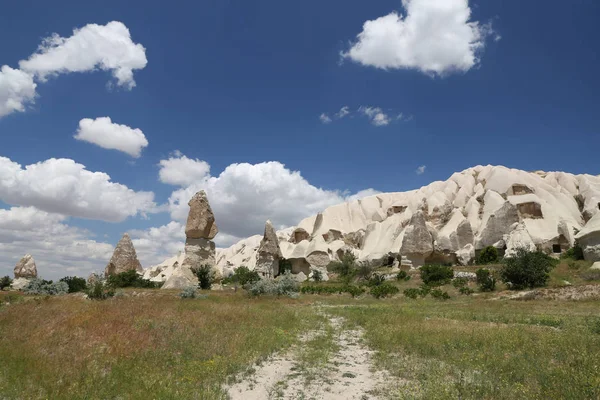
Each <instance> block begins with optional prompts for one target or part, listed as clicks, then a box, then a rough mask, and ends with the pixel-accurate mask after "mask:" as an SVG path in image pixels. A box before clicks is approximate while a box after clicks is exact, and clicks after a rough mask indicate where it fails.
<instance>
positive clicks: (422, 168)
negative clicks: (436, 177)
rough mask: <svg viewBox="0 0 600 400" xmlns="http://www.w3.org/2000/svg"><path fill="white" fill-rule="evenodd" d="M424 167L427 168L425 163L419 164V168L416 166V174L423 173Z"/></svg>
mask: <svg viewBox="0 0 600 400" xmlns="http://www.w3.org/2000/svg"><path fill="white" fill-rule="evenodd" d="M425 169H427V166H426V165H421V166H420V167H419V168H417V171H416V173H417V175H423V174H424V173H425Z"/></svg>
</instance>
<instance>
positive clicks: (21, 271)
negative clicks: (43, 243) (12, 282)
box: [15, 254, 37, 279]
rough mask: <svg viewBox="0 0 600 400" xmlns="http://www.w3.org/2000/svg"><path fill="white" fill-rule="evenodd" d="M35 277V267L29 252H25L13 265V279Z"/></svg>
mask: <svg viewBox="0 0 600 400" xmlns="http://www.w3.org/2000/svg"><path fill="white" fill-rule="evenodd" d="M18 278H25V279H30V278H37V267H36V265H35V260H34V259H33V257H32V256H31V254H26V255H25V256H24V257H23V258H21V259H20V260H19V262H18V263H17V265H16V266H15V279H18Z"/></svg>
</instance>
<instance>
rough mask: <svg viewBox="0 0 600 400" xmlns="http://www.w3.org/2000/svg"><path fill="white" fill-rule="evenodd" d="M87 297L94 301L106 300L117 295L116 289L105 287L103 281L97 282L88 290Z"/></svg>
mask: <svg viewBox="0 0 600 400" xmlns="http://www.w3.org/2000/svg"><path fill="white" fill-rule="evenodd" d="M87 295H88V297H89V298H90V299H92V300H106V299H108V298H110V297H113V296H114V295H115V289H113V288H112V287H110V286H106V285H104V283H103V282H102V281H96V282H94V283H92V284H91V285H90V287H89V288H88V290H87Z"/></svg>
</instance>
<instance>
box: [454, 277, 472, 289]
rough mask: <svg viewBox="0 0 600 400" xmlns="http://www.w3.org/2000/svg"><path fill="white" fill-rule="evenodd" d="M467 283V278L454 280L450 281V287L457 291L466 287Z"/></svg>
mask: <svg viewBox="0 0 600 400" xmlns="http://www.w3.org/2000/svg"><path fill="white" fill-rule="evenodd" d="M468 283H469V280H468V279H467V278H454V279H453V280H452V286H454V287H455V288H457V289H460V288H462V287H465V286H467V284H468Z"/></svg>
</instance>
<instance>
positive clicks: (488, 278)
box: [475, 268, 496, 292]
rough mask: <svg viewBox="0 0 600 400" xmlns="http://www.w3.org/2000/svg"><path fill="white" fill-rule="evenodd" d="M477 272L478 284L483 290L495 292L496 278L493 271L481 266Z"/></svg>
mask: <svg viewBox="0 0 600 400" xmlns="http://www.w3.org/2000/svg"><path fill="white" fill-rule="evenodd" d="M475 274H476V275H477V285H479V290H481V291H482V292H493V291H494V289H495V288H496V278H494V275H492V272H491V271H490V270H489V269H486V268H479V269H478V270H477V271H476V272H475Z"/></svg>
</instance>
